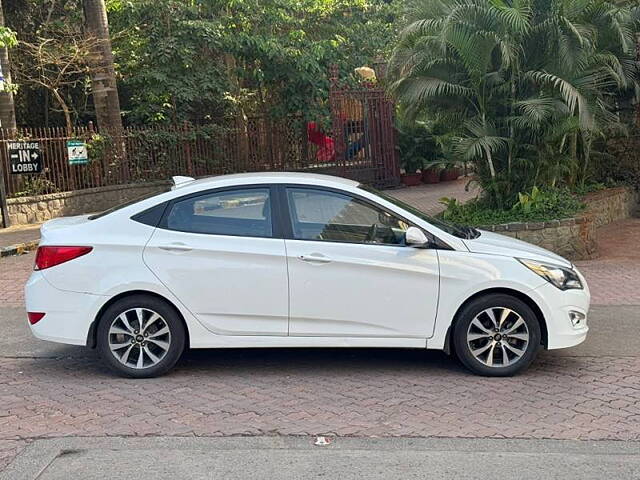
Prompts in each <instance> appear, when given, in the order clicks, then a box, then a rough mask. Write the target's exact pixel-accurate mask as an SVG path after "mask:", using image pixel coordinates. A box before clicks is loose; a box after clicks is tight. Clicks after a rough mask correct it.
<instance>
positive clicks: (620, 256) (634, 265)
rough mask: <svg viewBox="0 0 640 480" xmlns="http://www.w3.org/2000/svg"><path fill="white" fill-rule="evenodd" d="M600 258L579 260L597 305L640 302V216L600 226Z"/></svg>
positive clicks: (578, 263) (578, 264) (577, 263)
mask: <svg viewBox="0 0 640 480" xmlns="http://www.w3.org/2000/svg"><path fill="white" fill-rule="evenodd" d="M597 236H598V238H597V240H598V251H599V257H598V258H597V259H594V260H585V261H580V262H576V266H577V267H578V268H579V269H580V271H581V272H582V273H583V274H584V276H585V277H586V278H587V281H588V282H589V287H590V289H591V303H592V304H594V305H640V248H639V247H640V218H628V219H626V220H620V221H618V222H613V223H611V224H609V225H605V226H604V227H601V228H599V229H598V232H597Z"/></svg>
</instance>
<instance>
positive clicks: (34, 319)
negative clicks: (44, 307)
mask: <svg viewBox="0 0 640 480" xmlns="http://www.w3.org/2000/svg"><path fill="white" fill-rule="evenodd" d="M44 316H45V314H44V313H42V312H27V317H29V323H30V324H31V325H35V324H36V323H38V322H39V321H40V320H42V317H44Z"/></svg>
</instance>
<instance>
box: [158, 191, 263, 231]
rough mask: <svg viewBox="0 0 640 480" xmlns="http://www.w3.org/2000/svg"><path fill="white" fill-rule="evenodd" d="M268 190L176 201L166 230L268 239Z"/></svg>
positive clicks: (220, 194)
mask: <svg viewBox="0 0 640 480" xmlns="http://www.w3.org/2000/svg"><path fill="white" fill-rule="evenodd" d="M269 193H270V192H269V189H268V188H246V189H245V188H242V189H237V190H229V191H224V192H214V193H209V194H204V195H199V196H196V197H190V198H187V199H185V200H180V201H178V202H175V203H174V204H173V205H172V206H171V210H170V211H169V212H168V214H167V217H166V220H163V223H166V225H165V228H167V229H169V230H177V231H180V232H188V233H204V234H210V235H234V236H245V237H271V236H272V233H273V232H272V226H271V202H270V199H269Z"/></svg>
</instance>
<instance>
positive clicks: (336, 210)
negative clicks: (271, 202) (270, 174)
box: [287, 188, 410, 245]
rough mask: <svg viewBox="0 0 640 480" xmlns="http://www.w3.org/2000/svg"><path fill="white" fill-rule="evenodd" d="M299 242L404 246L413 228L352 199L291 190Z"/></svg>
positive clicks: (333, 194) (292, 211)
mask: <svg viewBox="0 0 640 480" xmlns="http://www.w3.org/2000/svg"><path fill="white" fill-rule="evenodd" d="M287 198H288V202H289V210H290V212H291V221H292V227H293V238H295V239H297V240H320V241H330V242H349V243H366V244H380V245H404V238H405V232H406V231H407V229H408V228H409V227H410V224H408V223H407V222H405V221H404V220H401V219H399V218H398V217H396V216H394V215H391V214H390V213H388V212H386V211H385V210H382V209H380V208H377V207H374V206H372V205H370V204H369V203H367V202H364V201H362V200H359V199H357V198H354V197H352V196H350V195H346V194H342V193H335V192H330V191H326V190H315V189H312V188H287Z"/></svg>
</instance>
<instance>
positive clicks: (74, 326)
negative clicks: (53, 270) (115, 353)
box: [25, 271, 107, 345]
mask: <svg viewBox="0 0 640 480" xmlns="http://www.w3.org/2000/svg"><path fill="white" fill-rule="evenodd" d="M106 300H107V298H106V297H104V296H102V295H92V294H89V293H78V292H69V291H65V290H60V289H57V288H55V287H54V286H53V285H51V284H50V283H49V282H48V281H47V279H46V278H45V277H44V275H43V274H42V272H39V271H34V272H33V273H32V274H31V277H29V280H28V281H27V284H26V285H25V302H26V306H27V311H28V312H44V313H45V316H44V317H43V318H42V320H40V321H39V322H38V323H36V324H35V325H29V327H30V328H31V333H33V335H34V336H35V337H36V338H39V339H41V340H48V341H51V342H58V343H66V344H70V345H86V344H87V336H88V334H89V327H90V326H91V323H92V322H93V320H94V319H95V317H96V314H97V313H98V311H99V310H100V308H101V306H102V305H104V303H105V302H106Z"/></svg>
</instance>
